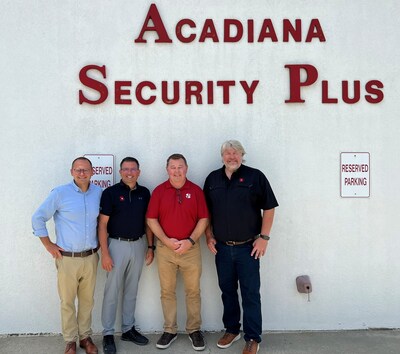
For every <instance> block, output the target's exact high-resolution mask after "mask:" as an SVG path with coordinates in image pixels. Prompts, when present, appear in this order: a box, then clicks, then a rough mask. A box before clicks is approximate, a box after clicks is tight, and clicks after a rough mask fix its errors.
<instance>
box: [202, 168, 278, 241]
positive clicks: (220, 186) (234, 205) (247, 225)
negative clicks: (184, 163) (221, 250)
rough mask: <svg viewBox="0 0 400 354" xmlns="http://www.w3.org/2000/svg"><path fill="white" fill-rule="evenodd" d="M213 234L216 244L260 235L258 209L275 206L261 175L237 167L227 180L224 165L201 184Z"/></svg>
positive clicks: (267, 184) (269, 190)
mask: <svg viewBox="0 0 400 354" xmlns="http://www.w3.org/2000/svg"><path fill="white" fill-rule="evenodd" d="M204 194H205V196H206V201H207V205H208V208H209V211H210V215H211V225H212V227H213V233H214V236H215V238H216V239H217V240H219V241H245V240H248V239H250V238H252V237H254V236H256V235H258V234H259V233H260V232H261V225H262V215H261V210H269V209H273V208H275V207H277V206H278V202H277V200H276V198H275V195H274V192H273V191H272V188H271V186H270V184H269V182H268V180H267V178H266V177H265V175H264V174H263V173H262V172H261V171H260V170H257V169H255V168H251V167H248V166H245V165H241V166H240V167H239V169H238V170H237V171H235V172H234V173H233V174H232V176H231V179H229V178H228V177H227V176H226V174H225V166H223V167H222V168H221V169H218V170H216V171H213V172H211V173H210V174H209V175H208V177H207V178H206V181H205V184H204Z"/></svg>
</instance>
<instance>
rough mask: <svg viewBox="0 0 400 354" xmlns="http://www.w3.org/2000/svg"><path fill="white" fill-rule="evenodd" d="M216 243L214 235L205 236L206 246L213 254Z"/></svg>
mask: <svg viewBox="0 0 400 354" xmlns="http://www.w3.org/2000/svg"><path fill="white" fill-rule="evenodd" d="M216 243H217V240H216V239H215V238H214V237H207V247H208V249H209V250H210V252H211V253H213V254H217V249H216V248H215V244H216Z"/></svg>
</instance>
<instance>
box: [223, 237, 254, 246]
mask: <svg viewBox="0 0 400 354" xmlns="http://www.w3.org/2000/svg"><path fill="white" fill-rule="evenodd" d="M253 240H254V238H249V239H248V240H246V241H220V242H222V243H224V244H225V245H228V246H238V245H244V244H245V243H248V242H251V241H253Z"/></svg>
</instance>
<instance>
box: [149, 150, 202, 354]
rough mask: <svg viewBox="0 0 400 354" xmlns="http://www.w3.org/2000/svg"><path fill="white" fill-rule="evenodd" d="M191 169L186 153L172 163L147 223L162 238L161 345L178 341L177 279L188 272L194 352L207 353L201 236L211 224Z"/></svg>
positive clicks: (188, 307)
mask: <svg viewBox="0 0 400 354" xmlns="http://www.w3.org/2000/svg"><path fill="white" fill-rule="evenodd" d="M187 170H188V166H187V162H186V159H185V157H184V156H183V155H181V154H173V155H171V156H170V157H169V158H168V160H167V173H168V177H169V178H168V180H167V181H165V182H164V183H162V184H160V185H159V186H158V187H156V189H155V190H154V192H153V194H152V196H151V198H150V203H149V206H148V209H147V214H146V217H147V224H148V225H149V227H150V229H151V230H152V231H153V233H154V235H155V236H156V237H157V238H158V240H157V261H158V274H159V277H160V286H161V305H162V308H163V313H164V333H163V335H162V336H161V337H160V339H159V340H158V342H157V344H156V346H157V348H159V349H166V348H168V347H169V346H170V345H171V343H172V342H173V341H174V340H175V339H176V337H177V329H178V325H177V318H176V317H177V316H176V295H175V291H176V276H177V270H179V271H180V272H181V274H182V278H183V282H184V287H185V293H186V314H187V320H186V331H187V333H188V334H189V339H190V340H191V342H192V346H193V349H195V350H204V348H205V344H204V338H203V335H202V333H201V331H200V327H201V299H200V276H201V268H202V267H201V252H200V244H199V242H198V241H199V238H200V236H201V235H202V234H203V233H204V231H205V229H206V227H207V224H208V210H207V206H206V202H205V198H204V194H203V191H202V190H201V188H200V187H199V186H197V185H196V184H194V183H192V182H190V181H189V180H188V179H186V174H187Z"/></svg>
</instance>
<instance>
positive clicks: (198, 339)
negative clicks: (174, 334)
mask: <svg viewBox="0 0 400 354" xmlns="http://www.w3.org/2000/svg"><path fill="white" fill-rule="evenodd" d="M189 339H190V341H191V342H192V347H193V349H194V350H204V349H205V348H206V345H205V344H204V337H203V333H201V332H200V331H195V332H192V333H190V334H189Z"/></svg>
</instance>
